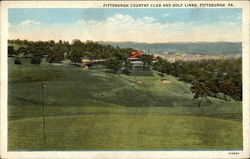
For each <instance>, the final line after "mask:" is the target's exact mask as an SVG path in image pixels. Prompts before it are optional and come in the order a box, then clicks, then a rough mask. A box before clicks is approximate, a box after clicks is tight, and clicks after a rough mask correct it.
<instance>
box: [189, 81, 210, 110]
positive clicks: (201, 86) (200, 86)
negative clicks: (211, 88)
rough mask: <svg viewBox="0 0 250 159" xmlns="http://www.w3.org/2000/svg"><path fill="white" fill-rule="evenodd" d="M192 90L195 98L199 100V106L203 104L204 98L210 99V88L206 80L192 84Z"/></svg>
mask: <svg viewBox="0 0 250 159" xmlns="http://www.w3.org/2000/svg"><path fill="white" fill-rule="evenodd" d="M191 91H192V93H193V94H194V96H193V100H197V101H198V106H199V107H200V106H201V103H202V101H203V99H206V100H208V99H207V96H208V89H207V87H206V85H205V83H204V82H197V81H195V82H193V83H192V86H191Z"/></svg>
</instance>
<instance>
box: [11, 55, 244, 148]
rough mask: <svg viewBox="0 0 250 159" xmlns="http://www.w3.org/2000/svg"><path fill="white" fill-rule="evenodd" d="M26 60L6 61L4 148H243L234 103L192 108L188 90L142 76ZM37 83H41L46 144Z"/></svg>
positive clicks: (238, 113) (215, 101)
mask: <svg viewBox="0 0 250 159" xmlns="http://www.w3.org/2000/svg"><path fill="white" fill-rule="evenodd" d="M29 60H30V59H28V58H26V59H23V60H22V61H23V64H22V65H14V64H13V58H9V85H8V90H9V91H8V93H9V95H8V97H9V99H8V103H9V105H8V116H9V149H10V150H87V149H88V150H89V149H90V150H93V149H105V150H113V149H119V150H149V149H241V148H242V140H241V139H242V133H241V132H242V124H241V119H242V117H241V111H242V107H241V105H242V103H241V102H236V101H231V102H227V101H223V100H220V99H215V98H210V99H211V101H212V103H203V104H202V107H198V105H197V102H196V101H194V100H192V94H191V92H190V90H189V85H188V84H186V83H183V82H181V81H178V80H177V79H176V78H175V77H173V76H165V77H160V76H158V75H157V74H155V72H153V71H149V70H141V69H137V70H133V72H132V75H131V76H127V75H123V74H119V73H118V74H111V73H105V72H104V71H105V68H104V67H102V66H94V67H93V68H91V69H89V70H82V69H81V68H80V67H76V66H73V65H69V63H68V62H67V61H64V63H62V64H48V63H45V62H42V64H41V65H31V64H30V63H29ZM162 80H164V81H167V82H165V83H164V82H162ZM41 82H45V83H47V85H48V87H47V88H44V97H45V111H46V116H47V117H46V123H47V136H48V139H46V143H44V142H43V139H42V118H41V117H42V100H41ZM62 126H63V127H62ZM228 130H230V131H228ZM191 134H192V135H191ZM207 138H214V140H211V141H210V140H209V142H208V140H207ZM118 141H119V142H118Z"/></svg>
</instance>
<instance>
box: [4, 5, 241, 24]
mask: <svg viewBox="0 0 250 159" xmlns="http://www.w3.org/2000/svg"><path fill="white" fill-rule="evenodd" d="M116 13H120V14H125V15H130V16H132V17H134V18H142V17H144V16H150V17H154V18H156V19H157V21H159V22H162V23H164V22H190V21H196V22H202V23H211V22H217V21H221V20H222V18H223V17H225V19H223V20H224V21H233V22H238V23H241V20H240V19H237V16H238V15H241V9H240V8H216V9H213V8H195V9H191V8H178V9H173V8H168V9H164V8H160V9H154V8H139V9H137V8H123V9H118V8H112V9H111V8H70V9H69V8H57V9H55V8H30V9H23V8H12V9H9V23H13V24H17V23H20V22H22V21H24V20H27V19H29V20H35V21H40V22H44V23H72V22H74V21H78V20H83V19H84V20H97V21H101V20H105V19H106V18H107V17H110V16H112V15H114V14H116ZM167 14H169V16H163V15H167ZM227 17H230V18H227Z"/></svg>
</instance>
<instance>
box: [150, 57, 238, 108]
mask: <svg viewBox="0 0 250 159" xmlns="http://www.w3.org/2000/svg"><path fill="white" fill-rule="evenodd" d="M153 68H154V69H155V70H156V71H158V72H159V73H160V75H161V76H163V75H164V74H169V75H173V76H175V77H177V78H178V79H179V80H182V81H185V82H188V83H191V91H192V93H193V94H194V96H193V99H195V100H197V101H198V105H199V106H200V105H201V103H202V101H206V102H210V101H209V99H208V98H207V97H208V96H212V97H215V98H222V99H224V100H227V101H230V99H231V98H233V99H235V100H238V101H242V58H233V57H232V58H227V59H217V60H198V61H180V60H177V61H175V62H173V63H170V62H169V61H167V60H165V59H163V58H160V57H157V62H156V63H154V66H153ZM219 95H221V96H219Z"/></svg>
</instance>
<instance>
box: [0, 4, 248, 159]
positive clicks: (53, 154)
mask: <svg viewBox="0 0 250 159" xmlns="http://www.w3.org/2000/svg"><path fill="white" fill-rule="evenodd" d="M104 3H109V4H111V3H129V4H131V3H133V4H134V3H150V4H151V3H217V2H216V1H177V2H174V1H168V2H166V1H154V2H153V1H137V2H136V1H84V2H81V1H70V2H67V1H39V2H38V1H26V2H25V1H21V2H20V1H19V2H17V1H3V2H1V34H0V35H1V37H0V38H1V53H0V62H1V63H0V71H1V72H0V73H1V76H0V78H1V81H0V86H1V91H0V97H1V98H0V99H1V100H0V101H1V105H0V108H1V109H0V118H1V122H0V124H1V125H0V126H1V134H0V135H1V136H0V142H1V145H0V155H1V156H0V158H110V159H111V158H114V159H123V158H138V159H139V158H249V157H250V152H249V146H250V138H249V134H250V129H249V126H250V122H249V115H250V106H249V103H250V101H249V100H250V97H249V91H250V87H249V84H250V83H249V81H250V76H249V68H250V64H249V61H250V56H249V44H250V39H249V33H250V26H249V24H250V23H249V6H250V5H249V4H250V3H249V1H218V3H233V4H234V8H242V10H243V12H242V13H243V16H242V17H243V18H242V20H243V29H242V35H243V39H242V45H243V72H242V73H243V95H244V96H243V138H244V142H243V151H237V152H239V155H229V154H228V152H230V151H82V152H79V151H44V152H42V151H40V152H39V151H30V152H8V151H7V94H8V93H7V84H8V82H7V81H8V79H7V77H8V73H7V37H8V8H92V7H93V8H102V4H104Z"/></svg>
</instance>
